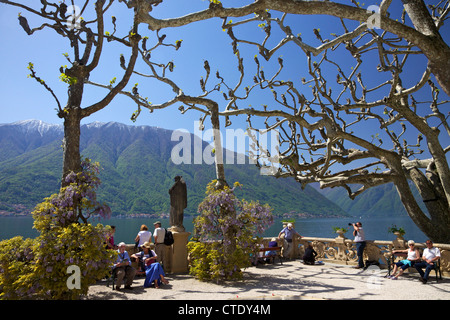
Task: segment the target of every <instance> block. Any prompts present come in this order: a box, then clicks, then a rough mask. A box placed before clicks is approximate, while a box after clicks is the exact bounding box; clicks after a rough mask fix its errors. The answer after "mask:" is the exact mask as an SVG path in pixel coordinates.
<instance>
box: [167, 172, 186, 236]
mask: <svg viewBox="0 0 450 320" xmlns="http://www.w3.org/2000/svg"><path fill="white" fill-rule="evenodd" d="M174 180H175V183H174V184H173V186H172V187H171V188H170V189H169V194H170V224H171V226H172V229H173V227H175V229H176V230H177V231H180V232H184V231H185V229H184V226H183V210H184V209H185V208H186V207H187V188H186V182H184V180H183V178H182V177H181V176H176V177H175V179H174Z"/></svg>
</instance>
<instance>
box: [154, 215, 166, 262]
mask: <svg viewBox="0 0 450 320" xmlns="http://www.w3.org/2000/svg"><path fill="white" fill-rule="evenodd" d="M153 225H154V226H155V231H153V238H155V252H156V256H157V257H158V262H160V263H161V264H162V265H163V268H164V267H166V265H165V264H164V262H165V261H166V257H165V252H166V245H165V244H164V237H165V236H166V229H164V228H161V222H160V221H156V222H155V223H154V224H153Z"/></svg>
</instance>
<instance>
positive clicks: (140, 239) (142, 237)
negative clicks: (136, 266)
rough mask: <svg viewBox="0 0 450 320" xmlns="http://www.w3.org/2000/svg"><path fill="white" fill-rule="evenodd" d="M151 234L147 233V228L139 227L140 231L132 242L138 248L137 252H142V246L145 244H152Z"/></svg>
mask: <svg viewBox="0 0 450 320" xmlns="http://www.w3.org/2000/svg"><path fill="white" fill-rule="evenodd" d="M151 240H152V233H151V232H150V231H148V228H147V226H146V225H145V224H143V225H142V226H141V231H139V232H138V234H137V236H136V239H134V242H135V243H136V246H137V247H138V249H139V251H141V250H142V245H143V244H144V243H146V242H152V241H151Z"/></svg>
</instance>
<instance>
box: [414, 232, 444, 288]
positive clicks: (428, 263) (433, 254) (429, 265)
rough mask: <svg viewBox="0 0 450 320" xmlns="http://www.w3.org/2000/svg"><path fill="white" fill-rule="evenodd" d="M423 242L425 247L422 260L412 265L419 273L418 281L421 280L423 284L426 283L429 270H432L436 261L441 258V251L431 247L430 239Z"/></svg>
mask: <svg viewBox="0 0 450 320" xmlns="http://www.w3.org/2000/svg"><path fill="white" fill-rule="evenodd" d="M425 244H426V246H427V247H426V248H425V249H424V250H423V254H422V261H420V262H416V264H415V265H414V267H415V268H416V270H417V271H419V273H420V281H422V283H423V284H425V283H427V281H428V276H429V274H430V271H431V270H433V268H434V264H435V263H436V261H437V260H439V259H440V258H441V251H440V250H439V248H436V247H433V242H432V241H431V240H427V242H425ZM423 268H425V273H424V272H423V270H422V269H423Z"/></svg>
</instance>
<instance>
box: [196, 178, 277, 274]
mask: <svg viewBox="0 0 450 320" xmlns="http://www.w3.org/2000/svg"><path fill="white" fill-rule="evenodd" d="M215 184H216V180H214V181H212V182H211V183H210V184H209V185H208V186H207V189H206V190H207V191H206V197H205V199H204V200H203V202H202V203H200V205H199V207H198V211H199V213H200V216H198V217H197V218H196V219H195V220H194V228H195V231H194V233H195V234H194V238H196V239H197V240H198V242H190V243H188V251H189V256H190V273H191V274H192V275H194V276H195V277H197V278H198V279H200V280H215V281H219V280H236V279H241V278H242V272H241V270H242V269H243V268H246V267H248V266H250V264H251V258H252V256H255V255H256V252H257V242H258V239H257V235H258V234H261V233H262V232H264V230H265V229H266V228H268V227H269V226H270V225H271V224H272V223H273V217H272V209H271V208H270V207H269V206H268V205H264V206H262V205H260V204H259V202H254V201H252V202H247V201H245V200H239V199H237V198H236V196H235V194H234V190H235V188H237V187H238V186H241V185H240V184H239V183H235V185H234V188H229V187H225V188H224V189H220V190H216V189H215V188H214V186H215Z"/></svg>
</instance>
